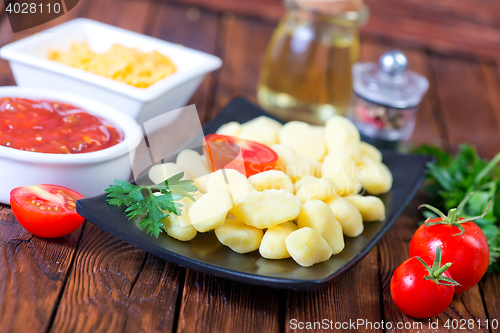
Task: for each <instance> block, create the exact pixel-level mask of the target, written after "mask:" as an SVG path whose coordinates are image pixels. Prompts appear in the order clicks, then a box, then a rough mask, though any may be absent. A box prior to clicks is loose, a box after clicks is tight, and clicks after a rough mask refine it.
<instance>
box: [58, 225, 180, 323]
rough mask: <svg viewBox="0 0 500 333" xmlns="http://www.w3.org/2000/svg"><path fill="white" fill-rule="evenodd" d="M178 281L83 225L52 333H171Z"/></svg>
mask: <svg viewBox="0 0 500 333" xmlns="http://www.w3.org/2000/svg"><path fill="white" fill-rule="evenodd" d="M181 276H182V271H180V270H179V269H178V268H177V267H176V266H175V265H173V264H170V263H166V262H164V261H162V260H160V259H157V258H155V257H154V256H150V255H148V254H146V253H145V252H144V251H142V250H140V249H138V248H135V247H134V246H132V245H129V244H127V243H125V242H123V241H121V240H119V239H118V238H116V237H115V236H113V235H110V234H108V233H106V232H104V231H103V230H102V229H100V228H98V227H96V226H94V225H93V224H91V223H88V225H87V228H86V229H85V231H84V234H83V236H82V241H81V243H80V247H79V249H78V252H77V254H76V259H75V265H74V269H73V270H72V271H71V273H70V276H69V278H68V283H67V286H66V289H65V290H64V294H63V296H62V298H61V300H60V305H59V308H58V310H57V314H56V316H55V319H54V323H53V325H52V327H51V331H53V332H108V331H109V330H110V329H111V330H113V331H115V330H121V331H127V332H137V331H141V332H151V331H155V332H163V331H170V330H171V329H172V327H173V324H174V322H173V319H174V316H173V314H174V312H175V306H176V302H177V295H178V292H179V285H180V279H181Z"/></svg>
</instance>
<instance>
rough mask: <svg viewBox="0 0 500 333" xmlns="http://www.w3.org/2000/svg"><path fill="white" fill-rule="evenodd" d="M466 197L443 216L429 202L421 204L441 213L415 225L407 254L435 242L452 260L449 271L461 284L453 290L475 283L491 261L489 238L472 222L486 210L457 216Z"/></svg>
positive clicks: (433, 245)
mask: <svg viewBox="0 0 500 333" xmlns="http://www.w3.org/2000/svg"><path fill="white" fill-rule="evenodd" d="M471 194H472V193H471ZM469 198H470V195H469V196H467V197H466V198H465V199H464V201H463V202H462V203H461V204H460V206H459V208H457V209H451V210H450V214H449V216H444V214H443V213H442V212H440V211H439V210H437V209H436V208H434V207H432V206H429V205H422V206H423V207H426V208H428V209H430V210H432V211H434V212H435V213H437V214H438V215H440V216H441V217H439V218H435V219H428V220H427V221H426V222H425V224H422V225H421V226H420V227H419V228H418V229H417V231H416V232H415V234H414V235H413V237H412V239H411V242H410V257H413V256H425V255H429V254H432V253H433V252H434V251H435V249H436V247H437V246H440V247H441V248H442V249H443V260H444V261H445V262H451V263H453V266H452V267H451V268H450V274H451V276H453V279H455V280H456V281H457V282H458V283H460V286H457V287H455V294H459V293H463V292H464V291H467V290H469V289H470V288H472V287H474V286H475V285H476V284H477V283H478V282H479V280H481V278H482V277H483V275H484V274H485V273H486V270H487V269H488V265H489V262H490V248H489V246H488V240H487V239H486V236H485V235H484V233H483V231H482V230H481V228H479V226H478V225H477V224H475V223H474V222H472V221H474V220H477V219H480V218H482V217H484V215H485V214H486V212H484V214H483V215H481V216H477V217H471V218H468V219H463V218H459V217H458V216H459V215H460V210H461V209H460V207H463V206H464V205H465V202H466V201H467V200H468V199H469ZM488 207H489V206H488ZM486 211H488V209H486Z"/></svg>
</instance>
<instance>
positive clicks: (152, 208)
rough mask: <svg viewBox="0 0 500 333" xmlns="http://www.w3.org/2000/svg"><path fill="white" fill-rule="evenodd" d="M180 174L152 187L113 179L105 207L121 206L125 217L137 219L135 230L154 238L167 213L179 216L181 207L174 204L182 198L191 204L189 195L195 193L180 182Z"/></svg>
mask: <svg viewBox="0 0 500 333" xmlns="http://www.w3.org/2000/svg"><path fill="white" fill-rule="evenodd" d="M183 176H184V172H181V173H178V174H176V175H174V176H172V177H170V178H168V179H167V180H165V182H164V183H162V184H158V185H152V186H137V185H134V184H130V183H129V182H126V181H124V180H119V179H115V185H110V187H109V188H107V189H106V190H105V191H106V192H108V200H107V202H108V204H110V205H114V206H121V205H125V206H127V208H126V209H125V212H126V213H127V217H128V218H129V219H132V218H134V217H138V218H139V226H140V227H141V228H146V232H147V233H148V234H151V235H153V236H155V237H158V235H159V234H160V233H161V232H162V231H163V229H162V228H163V222H162V220H163V219H164V218H165V217H167V216H169V215H170V214H171V213H173V214H175V215H180V213H181V208H182V204H181V203H180V202H178V201H180V200H182V199H184V198H185V197H188V198H190V199H191V200H193V201H195V200H194V197H193V195H192V193H195V192H196V191H198V189H197V188H196V186H194V185H193V181H192V180H181V179H182V177H183Z"/></svg>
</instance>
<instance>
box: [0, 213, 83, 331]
mask: <svg viewBox="0 0 500 333" xmlns="http://www.w3.org/2000/svg"><path fill="white" fill-rule="evenodd" d="M81 232H82V227H80V228H79V229H78V230H77V231H75V232H73V233H71V234H70V235H68V236H65V237H62V238H58V239H43V238H38V237H34V236H33V235H31V234H30V233H28V232H27V231H26V230H25V229H24V228H23V227H22V226H21V225H20V224H19V223H18V222H17V220H16V218H15V217H14V215H13V214H12V211H11V209H10V207H9V206H5V205H0V267H1V269H0V332H21V331H29V332H45V331H46V330H47V328H48V327H49V326H50V323H51V317H52V314H53V312H54V310H55V305H56V302H57V300H58V298H59V295H60V292H61V289H62V288H63V286H64V284H65V281H66V278H67V274H68V271H69V269H70V267H71V264H72V262H73V259H74V252H75V248H76V247H77V244H78V240H79V238H80V234H81Z"/></svg>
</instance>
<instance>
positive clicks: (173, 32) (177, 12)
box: [149, 5, 220, 124]
mask: <svg viewBox="0 0 500 333" xmlns="http://www.w3.org/2000/svg"><path fill="white" fill-rule="evenodd" d="M156 9H157V11H158V12H157V19H156V20H155V21H154V23H153V24H152V27H151V31H150V32H149V34H150V35H151V36H153V37H157V38H160V39H163V40H166V41H168V42H171V43H178V44H181V45H184V46H186V47H190V48H193V49H196V50H199V51H203V52H207V53H210V54H214V55H216V53H217V51H218V50H217V36H218V33H219V25H220V21H219V15H216V14H214V13H211V12H207V11H205V10H203V11H200V10H194V11H193V9H190V8H189V7H188V6H185V5H168V6H161V5H159V6H157V7H156ZM179 27H182V28H179ZM200 31H203V33H200ZM218 76H219V71H215V72H212V73H210V74H208V75H207V76H206V77H205V79H204V80H203V82H202V83H201V85H200V87H199V88H198V89H197V90H196V92H195V94H194V95H193V97H192V98H191V100H190V101H189V102H188V105H191V104H195V105H196V109H197V110H198V114H199V115H200V121H201V123H202V124H203V123H204V122H205V121H206V119H207V117H208V114H209V111H210V109H211V108H212V105H213V102H214V98H215V97H214V95H215V94H214V90H215V87H216V84H217V78H218ZM165 111H169V110H165Z"/></svg>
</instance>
